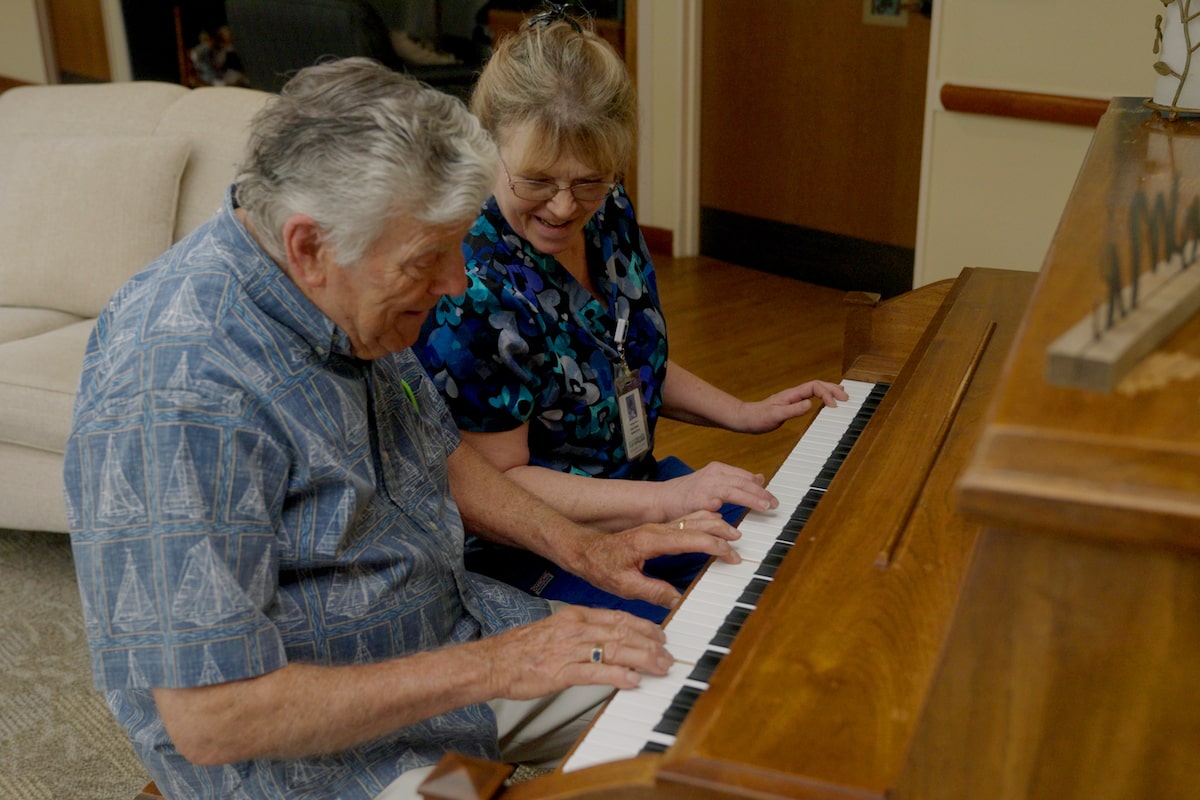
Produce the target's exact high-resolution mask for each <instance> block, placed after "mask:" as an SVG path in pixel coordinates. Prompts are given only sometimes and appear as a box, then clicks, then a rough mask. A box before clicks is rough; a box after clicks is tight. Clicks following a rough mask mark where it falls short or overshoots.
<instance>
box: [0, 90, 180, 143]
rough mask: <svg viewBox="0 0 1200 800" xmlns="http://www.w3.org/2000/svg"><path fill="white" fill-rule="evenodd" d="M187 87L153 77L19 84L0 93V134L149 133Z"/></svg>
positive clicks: (143, 134) (152, 131)
mask: <svg viewBox="0 0 1200 800" xmlns="http://www.w3.org/2000/svg"><path fill="white" fill-rule="evenodd" d="M189 91H191V90H190V89H188V88H186V87H184V86H181V85H179V84H178V83H166V82H158V81H128V82H118V83H80V84H68V83H63V84H56V85H54V86H40V85H38V86H18V87H16V88H14V89H9V90H8V91H6V92H4V93H3V94H0V137H5V138H7V137H10V136H33V137H46V138H48V137H58V136H150V135H152V134H153V133H154V130H155V128H156V127H157V126H158V122H159V119H160V118H161V117H162V113H163V111H165V110H166V109H167V108H168V107H170V105H171V104H172V103H174V102H175V101H176V100H178V99H179V98H180V97H183V96H185V95H186V94H187V93H188V92H189Z"/></svg>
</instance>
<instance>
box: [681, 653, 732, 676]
mask: <svg viewBox="0 0 1200 800" xmlns="http://www.w3.org/2000/svg"><path fill="white" fill-rule="evenodd" d="M724 657H725V654H724V653H719V652H717V651H716V650H705V651H704V655H702V656H700V660H699V661H697V662H696V666H694V667H692V671H691V673H689V674H688V678H689V679H691V680H693V681H698V682H700V683H708V682H709V680H710V679H711V678H712V674H713V671H714V670H716V668H717V664H720V663H721V659H723V658H724Z"/></svg>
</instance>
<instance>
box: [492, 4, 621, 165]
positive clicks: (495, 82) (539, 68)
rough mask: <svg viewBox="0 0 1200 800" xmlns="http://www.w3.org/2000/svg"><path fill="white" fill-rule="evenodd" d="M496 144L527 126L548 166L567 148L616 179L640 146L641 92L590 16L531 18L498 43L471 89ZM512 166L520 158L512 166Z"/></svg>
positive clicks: (541, 159) (563, 153)
mask: <svg viewBox="0 0 1200 800" xmlns="http://www.w3.org/2000/svg"><path fill="white" fill-rule="evenodd" d="M471 110H472V111H473V112H475V114H476V115H477V116H478V117H479V119H480V121H481V122H483V126H484V127H485V128H486V129H487V130H488V131H489V132H490V133H491V134H492V136H493V137H494V138H495V139H496V141H497V143H499V144H501V145H503V144H505V142H506V137H507V136H508V135H509V134H510V133H512V132H513V131H514V130H516V129H517V128H519V127H523V126H527V125H528V126H530V133H531V134H532V137H533V141H534V142H536V143H537V144H538V145H539V146H540V147H541V148H544V149H541V150H538V151H537V153H536V155H534V156H533V157H534V158H536V159H537V161H538V162H539V163H532V164H531V163H526V164H523V165H521V167H523V168H535V169H536V168H546V167H549V166H550V165H551V164H553V163H554V162H555V161H557V160H558V159H559V158H560V157H562V156H563V155H565V154H570V155H572V156H574V157H575V158H577V159H579V160H580V161H582V162H584V163H586V164H588V165H589V166H591V167H593V168H595V169H598V170H612V172H613V173H614V174H615V176H616V178H617V179H618V180H620V179H621V177H622V176H623V175H624V174H625V172H626V171H627V170H628V169H629V167H630V165H631V164H632V163H633V154H634V150H635V148H636V147H637V126H638V119H637V116H638V115H637V94H636V92H635V90H634V88H633V81H632V80H631V79H630V77H629V71H628V70H627V69H626V67H625V62H624V61H623V60H622V59H621V56H620V55H618V54H617V51H616V50H615V49H613V47H612V45H610V44H609V43H608V42H606V41H605V40H604V39H602V38H600V36H598V35H597V34H596V33H595V31H594V30H593V29H592V26H591V23H590V21H589V20H587V19H573V18H572V19H562V18H559V19H557V20H550V21H546V20H543V21H541V22H539V21H537V18H536V17H535V18H534V22H532V23H527V24H526V25H525V26H523V27H522V28H521V30H520V31H518V32H517V33H514V34H510V35H509V36H506V37H504V38H502V39H500V40H499V42H497V44H496V47H495V49H494V51H493V53H492V56H491V58H489V59H488V62H487V64H485V65H484V68H483V72H482V74H481V75H480V76H479V79H478V81H477V82H476V85H475V89H474V91H473V93H472V95H471ZM514 166H515V165H514Z"/></svg>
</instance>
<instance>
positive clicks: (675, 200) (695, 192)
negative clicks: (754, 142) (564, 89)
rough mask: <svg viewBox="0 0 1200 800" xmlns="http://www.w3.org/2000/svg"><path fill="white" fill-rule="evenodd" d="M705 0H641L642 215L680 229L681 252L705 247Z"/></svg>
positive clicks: (676, 238)
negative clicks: (702, 91)
mask: <svg viewBox="0 0 1200 800" xmlns="http://www.w3.org/2000/svg"><path fill="white" fill-rule="evenodd" d="M700 3H701V0H641V2H639V3H638V6H637V21H636V24H637V85H638V107H639V112H640V119H641V129H642V130H641V141H640V143H639V147H638V176H637V178H638V180H637V187H638V200H637V202H638V207H637V213H638V221H639V222H640V223H641V224H642V225H645V226H649V227H654V228H665V229H667V230H670V231H672V234H673V237H672V241H673V250H674V255H676V256H689V255H696V254H697V253H699V252H700V230H699V229H700V190H699V177H700V154H699V138H700V108H699V103H700Z"/></svg>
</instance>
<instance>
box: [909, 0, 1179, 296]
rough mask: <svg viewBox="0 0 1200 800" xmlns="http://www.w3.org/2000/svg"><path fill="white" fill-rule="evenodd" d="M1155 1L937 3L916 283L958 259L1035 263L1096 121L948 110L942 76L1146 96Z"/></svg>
mask: <svg viewBox="0 0 1200 800" xmlns="http://www.w3.org/2000/svg"><path fill="white" fill-rule="evenodd" d="M1161 12H1162V5H1161V3H1160V2H1158V1H1157V0H941V2H934V19H933V27H932V41H931V43H930V70H929V82H928V96H927V100H926V112H925V131H924V153H923V157H922V170H921V172H922V174H921V201H920V211H919V216H918V222H917V227H918V230H917V247H916V268H915V276H914V286H922V285H924V284H927V283H931V282H933V281H936V280H940V279H942V278H950V277H954V276H956V275H957V274H958V273H959V272H960V271H961V270H962V268H963V267H976V266H984V267H1002V268H1007V269H1023V270H1038V269H1040V268H1041V265H1042V260H1043V258H1044V257H1045V255H1046V251H1047V249H1048V248H1049V246H1050V241H1051V239H1052V238H1053V235H1054V230H1055V228H1056V227H1057V224H1058V219H1059V216H1060V215H1061V213H1062V210H1063V206H1064V205H1065V203H1066V199H1067V196H1068V195H1069V194H1070V190H1071V187H1072V185H1073V184H1074V181H1075V176H1076V174H1077V173H1078V171H1079V167H1080V165H1081V164H1082V162H1083V157H1084V155H1085V154H1086V152H1087V148H1088V145H1089V143H1090V142H1091V137H1092V133H1093V130H1092V129H1091V128H1085V127H1079V126H1071V125H1058V124H1051V123H1037V122H1027V121H1022V120H1013V119H1004V118H998V117H987V116H979V115H973V114H963V113H955V112H947V111H945V110H944V109H943V108H942V106H941V102H940V100H939V93H940V91H941V87H942V85H943V84H946V83H953V84H962V85H968V86H979V87H984V88H992V89H1012V90H1018V91H1025V92H1035V93H1040V94H1054V95H1067V96H1074V97H1087V98H1096V99H1103V100H1107V99H1109V98H1111V97H1117V96H1134V97H1149V96H1150V95H1151V94H1153V91H1154V79H1155V77H1156V75H1155V73H1154V71H1153V69H1152V67H1151V65H1152V64H1153V63H1154V61H1155V56H1154V53H1153V42H1154V18H1155V14H1156V13H1161Z"/></svg>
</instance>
